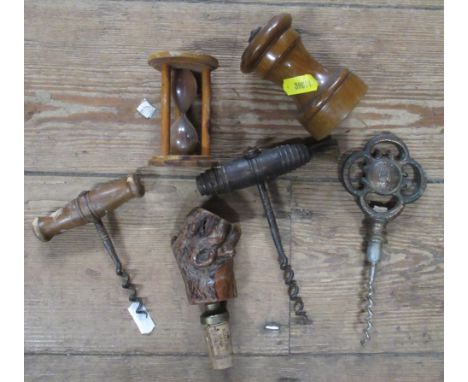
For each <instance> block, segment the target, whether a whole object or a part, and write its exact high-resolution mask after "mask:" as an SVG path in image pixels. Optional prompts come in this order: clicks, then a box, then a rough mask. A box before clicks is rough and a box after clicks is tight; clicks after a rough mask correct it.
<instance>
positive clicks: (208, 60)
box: [148, 51, 219, 167]
mask: <svg viewBox="0 0 468 382" xmlns="http://www.w3.org/2000/svg"><path fill="white" fill-rule="evenodd" d="M148 64H149V65H150V66H152V67H153V68H155V69H156V70H158V71H159V72H161V109H160V113H161V117H160V118H161V126H160V129H161V151H160V155H156V156H154V157H153V158H151V159H150V161H149V164H150V165H154V166H166V165H169V166H201V167H205V166H206V167H209V166H211V165H213V164H214V163H216V161H214V160H213V159H212V158H211V156H210V150H211V147H210V102H211V71H212V70H215V69H216V68H217V67H218V65H219V64H218V60H217V59H216V58H214V57H212V56H209V55H204V54H195V53H189V52H165V51H163V52H154V53H152V54H150V56H149V57H148ZM179 69H180V70H184V69H187V70H189V71H190V72H191V73H192V74H193V75H194V77H198V79H199V80H200V81H199V82H200V83H201V91H200V92H199V91H198V89H197V90H196V93H197V94H196V96H197V97H200V98H201V117H200V120H201V121H200V128H199V131H198V132H197V133H199V145H198V147H197V149H196V151H195V153H191V154H175V153H173V152H171V151H174V150H171V98H172V100H173V101H174V99H173V90H174V89H173V86H175V85H174V84H173V83H172V82H173V80H174V77H175V71H176V70H179ZM179 72H180V71H179ZM188 75H190V74H188ZM197 83H198V81H197ZM192 103H193V101H192ZM190 107H191V105H189V106H188V109H190ZM174 112H175V120H177V119H179V118H180V117H181V111H180V110H179V108H178V104H177V100H175V105H174ZM183 114H185V113H183ZM190 123H192V122H190Z"/></svg>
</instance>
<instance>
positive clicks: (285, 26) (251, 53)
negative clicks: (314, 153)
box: [241, 13, 367, 140]
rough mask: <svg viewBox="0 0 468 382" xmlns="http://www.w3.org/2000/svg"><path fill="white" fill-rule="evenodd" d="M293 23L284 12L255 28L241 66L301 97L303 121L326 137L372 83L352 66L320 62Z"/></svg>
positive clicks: (300, 117)
mask: <svg viewBox="0 0 468 382" xmlns="http://www.w3.org/2000/svg"><path fill="white" fill-rule="evenodd" d="M291 22H292V18H291V15H290V14H287V13H283V14H280V15H277V16H275V17H273V18H272V19H271V20H270V21H269V22H268V23H267V24H266V25H265V26H264V27H263V28H262V27H259V28H257V29H256V30H253V31H252V32H251V35H250V38H249V45H248V46H247V48H246V49H245V51H244V53H243V54H242V62H241V70H242V72H243V73H250V72H252V71H254V72H255V73H256V74H257V75H259V76H260V77H261V78H263V79H266V80H269V81H272V82H274V83H275V84H277V85H279V86H281V87H282V88H283V89H284V91H285V92H286V94H288V95H290V96H291V97H292V98H293V99H294V101H295V102H296V105H297V108H298V110H299V114H298V120H299V122H300V123H301V124H302V125H303V126H304V127H305V129H306V130H307V131H308V132H309V133H310V134H311V135H312V136H313V137H314V138H315V139H317V140H320V139H322V138H325V137H326V136H327V135H329V134H330V131H331V130H332V129H333V128H335V127H336V126H337V125H338V124H339V123H340V122H341V121H342V120H343V119H345V118H346V116H347V115H348V114H349V113H350V112H351V111H352V110H353V109H354V107H355V106H356V105H357V104H358V102H359V100H360V99H361V98H362V97H363V95H364V94H365V93H366V91H367V86H366V84H365V83H364V82H363V81H362V80H361V79H360V78H359V77H358V76H356V75H355V74H353V73H352V72H350V71H349V70H348V69H346V68H341V69H338V70H334V71H331V70H330V69H328V68H326V67H325V66H323V65H321V64H320V63H319V62H317V61H316V60H315V59H314V58H313V57H312V56H311V55H309V53H308V52H307V50H306V49H305V48H304V45H303V44H302V41H301V37H300V35H299V33H298V32H297V31H296V30H295V29H292V28H291Z"/></svg>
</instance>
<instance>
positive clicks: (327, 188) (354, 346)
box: [291, 182, 444, 353]
mask: <svg viewBox="0 0 468 382" xmlns="http://www.w3.org/2000/svg"><path fill="white" fill-rule="evenodd" d="M291 213H292V251H293V258H292V264H293V268H294V270H295V271H296V275H297V279H298V280H299V283H300V287H301V294H302V296H303V299H304V302H305V304H306V307H307V310H308V312H310V314H311V316H312V317H313V318H314V320H315V322H314V325H312V326H311V327H304V326H299V325H293V326H292V327H291V351H292V352H321V353H323V352H331V353H334V352H361V351H364V352H404V351H443V309H444V308H443V306H444V287H443V285H444V284H443V185H440V184H431V185H429V186H428V187H427V190H426V193H425V194H424V195H423V197H422V198H421V199H420V200H418V201H417V202H416V203H415V204H412V205H408V206H407V207H406V209H405V211H403V213H402V215H400V216H399V217H397V219H395V220H394V221H393V222H390V223H389V225H388V235H387V238H388V243H387V244H386V245H385V246H384V255H383V258H382V260H381V262H380V263H379V265H378V271H377V277H376V292H375V300H376V301H375V312H376V318H375V326H376V330H375V331H374V332H373V338H372V341H371V342H370V344H369V346H367V347H366V348H365V349H363V348H362V347H361V345H360V343H359V340H360V335H361V331H362V329H363V325H364V324H363V320H364V318H365V314H364V313H361V309H362V307H364V304H363V303H361V302H362V297H361V295H362V293H363V291H364V287H365V284H364V283H365V280H364V273H363V269H364V268H363V264H364V256H365V255H364V252H363V238H364V236H363V233H364V230H363V228H362V227H363V224H362V220H363V214H362V213H361V211H360V209H359V207H358V206H357V204H355V202H354V201H353V199H352V197H351V195H349V194H347V193H346V192H345V191H344V189H343V187H342V186H341V185H339V184H335V183H328V184H327V183H302V182H297V183H296V182H294V183H293V185H292V211H291Z"/></svg>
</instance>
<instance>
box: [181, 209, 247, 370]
mask: <svg viewBox="0 0 468 382" xmlns="http://www.w3.org/2000/svg"><path fill="white" fill-rule="evenodd" d="M240 235H241V231H240V226H239V225H238V224H232V223H230V222H228V221H227V220H224V219H222V218H221V217H219V216H218V215H216V214H214V213H212V212H210V211H208V210H206V209H204V208H200V207H199V208H195V209H194V210H192V212H190V213H189V214H188V216H187V217H186V219H185V222H184V225H183V227H182V229H181V231H180V232H179V234H178V235H177V236H175V237H174V238H173V239H172V251H173V252H174V256H175V258H176V260H177V264H178V265H179V269H180V272H181V273H182V277H183V279H184V282H185V290H186V293H187V298H188V301H189V303H190V304H202V305H203V306H204V308H205V312H204V313H203V314H202V315H201V316H200V321H201V324H202V326H203V333H204V337H205V341H206V343H207V346H208V353H209V355H210V359H211V364H212V366H213V369H226V368H229V367H231V366H232V344H231V331H230V328H229V313H228V311H227V309H226V300H228V299H230V298H234V297H236V296H237V288H236V281H235V279H234V271H233V257H234V255H235V246H236V244H237V242H238V241H239V238H240Z"/></svg>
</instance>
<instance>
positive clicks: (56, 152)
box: [25, 1, 443, 178]
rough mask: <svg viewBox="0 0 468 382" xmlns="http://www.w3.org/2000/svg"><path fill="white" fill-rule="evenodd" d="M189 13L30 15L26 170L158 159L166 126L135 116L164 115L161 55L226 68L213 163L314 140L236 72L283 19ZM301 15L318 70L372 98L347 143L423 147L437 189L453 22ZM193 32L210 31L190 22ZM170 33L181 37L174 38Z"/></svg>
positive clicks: (352, 122)
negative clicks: (249, 49) (197, 54)
mask: <svg viewBox="0 0 468 382" xmlns="http://www.w3.org/2000/svg"><path fill="white" fill-rule="evenodd" d="M185 8H186V12H184V13H183V14H180V12H179V11H178V8H177V7H176V6H175V5H174V4H171V3H156V4H155V3H149V2H148V3H147V2H129V3H127V2H96V1H88V2H80V3H73V4H71V3H62V2H56V1H46V2H40V3H27V4H26V7H25V15H26V19H27V20H28V23H26V26H25V38H26V42H25V97H26V99H25V101H26V104H25V119H26V123H25V144H26V156H25V167H26V169H27V170H31V171H78V172H80V171H85V172H90V171H91V172H100V173H107V172H122V171H130V170H133V169H134V168H136V167H140V166H142V165H144V164H145V163H146V162H147V160H148V158H149V157H151V156H152V155H153V154H155V153H157V152H158V151H159V142H158V139H159V134H158V123H157V121H156V120H152V121H146V120H143V118H141V117H140V116H138V115H137V114H136V112H135V107H136V105H137V104H138V103H139V101H140V100H141V99H142V98H143V97H144V96H147V97H149V98H150V99H151V100H152V101H153V102H154V103H155V104H157V103H158V101H159V99H158V97H159V96H158V93H159V74H158V73H157V72H156V71H154V70H153V69H151V68H150V67H149V66H147V64H146V55H147V54H148V53H149V52H150V51H151V50H153V49H186V50H193V49H196V50H197V49H198V50H204V51H206V52H207V53H210V54H213V55H215V56H216V57H218V59H219V60H220V64H221V66H220V68H219V69H218V70H217V71H216V72H214V74H213V98H214V99H213V120H212V132H213V154H214V155H215V156H216V157H218V158H220V159H224V158H227V157H232V156H233V155H235V154H236V153H239V152H240V151H242V150H243V149H244V148H245V147H247V146H248V145H252V144H255V143H260V144H264V143H271V142H273V141H280V140H284V139H287V138H291V137H297V136H306V133H305V131H304V130H303V129H302V127H300V126H299V124H298V122H297V121H296V120H295V119H294V111H295V106H294V105H293V104H292V102H291V101H290V100H288V99H287V97H286V96H285V95H284V94H282V91H281V90H280V89H278V88H276V87H275V86H274V85H273V84H270V83H267V82H264V81H261V80H260V79H257V78H256V77H255V76H254V75H243V74H242V73H241V72H240V70H239V61H240V56H241V53H242V51H243V49H244V47H245V45H246V42H245V38H246V36H247V35H248V31H249V30H250V29H252V28H253V27H254V26H255V25H257V24H259V23H262V22H264V21H265V20H267V19H268V17H270V16H271V15H273V14H276V13H278V12H280V11H284V7H280V6H268V7H264V6H262V5H254V4H250V5H241V4H229V5H228V4H210V6H209V12H205V11H204V10H203V8H202V7H200V6H199V4H184V9H185ZM291 12H292V13H293V16H294V19H295V23H296V26H297V27H298V28H300V29H301V30H303V34H304V37H303V39H304V42H305V45H306V46H307V48H308V49H309V50H310V51H311V52H313V53H314V55H315V56H316V58H317V59H319V60H320V61H322V62H323V63H324V64H326V65H330V66H337V65H340V64H344V65H346V66H348V67H350V68H351V69H353V70H355V71H356V72H357V73H358V74H359V75H360V76H362V77H363V78H364V80H365V81H366V82H367V83H368V84H369V88H370V89H369V93H368V95H367V97H366V98H365V99H364V101H363V102H362V103H361V105H360V106H359V107H358V108H357V109H356V110H355V112H354V113H353V114H352V116H351V118H350V119H349V120H348V121H346V122H345V123H343V126H342V127H341V128H340V129H338V130H337V131H336V134H337V136H338V137H339V138H343V137H346V140H350V141H360V140H363V135H365V134H370V133H375V132H377V131H381V130H383V129H385V130H392V131H394V132H395V133H397V134H399V135H401V136H402V137H403V138H405V139H408V140H410V142H408V143H409V144H410V145H411V144H412V142H411V140H413V141H414V142H418V145H416V147H417V148H416V149H415V150H419V152H417V153H415V157H416V158H418V159H420V160H421V162H422V164H423V165H424V166H425V167H426V169H427V171H428V174H429V176H430V177H431V178H441V177H442V176H443V169H442V161H441V160H440V159H441V158H443V135H442V131H443V117H442V114H443V102H442V99H443V54H442V53H443V43H442V40H443V39H442V33H443V32H442V24H443V23H442V21H443V17H442V16H443V12H442V11H411V12H408V10H405V9H379V8H377V9H353V8H350V9H347V8H340V7H330V8H322V7H318V8H314V7H312V8H310V7H307V6H305V5H300V6H294V7H292V10H291ZM186 18H187V19H186ZM194 19H197V20H201V22H200V23H193V22H189V20H191V21H193V20H194ZM170 20H178V21H179V22H180V23H181V25H182V24H183V25H184V28H179V29H178V32H177V34H175V33H173V24H172V23H171V22H170ZM227 20H229V21H230V22H227ZM311 25H313V28H312V27H311ZM356 26H359V27H356ZM213 36H216V37H213ZM429 79H430V80H429ZM416 154H417V155H416ZM58 157H60V158H61V160H60V161H57V159H56V158H58ZM333 166H334V165H333V163H329V160H328V159H326V160H324V161H323V162H317V163H316V166H314V174H316V176H326V175H328V176H329V174H330V171H334V168H333Z"/></svg>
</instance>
